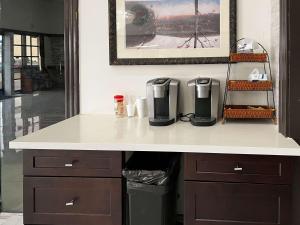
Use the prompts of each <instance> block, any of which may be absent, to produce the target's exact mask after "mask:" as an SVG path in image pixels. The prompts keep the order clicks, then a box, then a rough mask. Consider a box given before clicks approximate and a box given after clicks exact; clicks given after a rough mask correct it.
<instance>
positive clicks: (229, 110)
mask: <svg viewBox="0 0 300 225" xmlns="http://www.w3.org/2000/svg"><path fill="white" fill-rule="evenodd" d="M275 112H276V110H275V108H272V107H269V106H261V105H251V106H250V105H226V106H225V107H224V118H226V119H274V120H275V117H276V115H275V114H276V113H275Z"/></svg>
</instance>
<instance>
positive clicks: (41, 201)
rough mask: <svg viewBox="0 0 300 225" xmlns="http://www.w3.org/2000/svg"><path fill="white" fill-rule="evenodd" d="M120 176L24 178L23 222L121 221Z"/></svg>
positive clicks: (115, 224) (103, 224) (105, 224)
mask: <svg viewBox="0 0 300 225" xmlns="http://www.w3.org/2000/svg"><path fill="white" fill-rule="evenodd" d="M121 187H122V182H121V178H61V177H60V178H57V177H48V178H47V177H46V178H45V177H40V178H36V177H25V178H24V224H51V225H61V224H64V225H121V224H122V221H121V220H122V202H121V195H122V189H121Z"/></svg>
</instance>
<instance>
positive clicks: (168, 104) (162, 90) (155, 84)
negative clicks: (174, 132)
mask: <svg viewBox="0 0 300 225" xmlns="http://www.w3.org/2000/svg"><path fill="white" fill-rule="evenodd" d="M179 84H180V82H179V81H178V80H175V79H170V78H158V79H154V80H150V81H148V82H147V101H148V111H149V123H150V125H151V126H168V125H171V124H173V123H175V122H176V121H177V117H178V96H179Z"/></svg>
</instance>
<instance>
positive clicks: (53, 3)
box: [0, 0, 79, 212]
mask: <svg viewBox="0 0 300 225" xmlns="http://www.w3.org/2000/svg"><path fill="white" fill-rule="evenodd" d="M1 3H2V5H1V9H0V10H1V12H0V13H1V20H0V31H1V33H0V48H1V49H0V52H1V55H0V71H1V73H0V150H1V211H3V212H22V210H23V194H22V193H23V191H22V186H23V184H22V173H23V171H22V160H23V158H22V150H16V151H15V150H11V149H9V148H8V143H9V141H10V140H13V139H15V138H17V137H20V136H23V135H26V134H29V133H32V132H36V131H37V130H40V129H42V128H45V127H47V126H49V125H52V124H55V123H57V122H60V121H62V120H64V119H65V118H66V115H67V116H68V117H69V116H73V115H76V114H77V113H78V111H79V103H78V102H76V101H74V99H76V96H78V93H77V92H78V88H77V89H75V87H76V85H75V83H74V82H75V81H76V80H78V78H76V76H77V75H78V55H76V56H74V52H76V53H77V54H78V48H75V47H74V46H76V45H74V43H77V38H74V37H78V22H77V20H75V14H74V12H77V7H78V1H77V0H26V1H23V0H10V1H3V2H1ZM76 18H77V17H76ZM69 24H72V26H71V27H69ZM2 59H3V60H2ZM70 62H72V63H71V64H70ZM65 65H68V66H65ZM70 81H72V83H70ZM70 84H72V87H71V85H70ZM77 85H78V84H77ZM66 88H67V91H66ZM74 96H75V97H74ZM74 102H76V104H74ZM73 105H74V106H73ZM71 106H72V108H71ZM70 108H71V109H70Z"/></svg>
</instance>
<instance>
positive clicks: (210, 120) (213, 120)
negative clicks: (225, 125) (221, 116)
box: [191, 117, 217, 127]
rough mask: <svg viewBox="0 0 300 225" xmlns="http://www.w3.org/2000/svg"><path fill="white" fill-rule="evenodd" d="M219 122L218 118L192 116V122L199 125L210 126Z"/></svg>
mask: <svg viewBox="0 0 300 225" xmlns="http://www.w3.org/2000/svg"><path fill="white" fill-rule="evenodd" d="M216 123H217V119H216V118H205V117H193V118H191V124H192V125H194V126H197V127H209V126H213V125H215V124H216Z"/></svg>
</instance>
